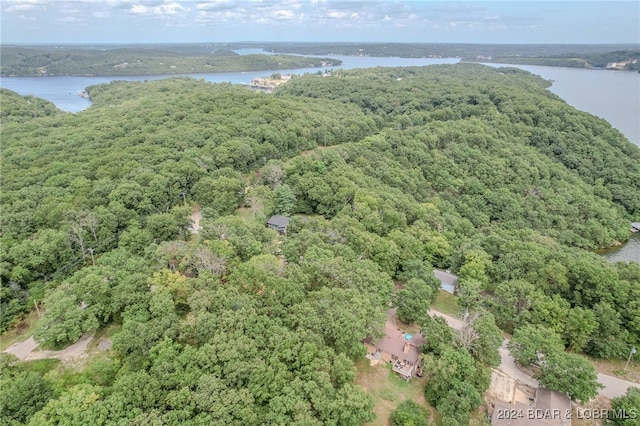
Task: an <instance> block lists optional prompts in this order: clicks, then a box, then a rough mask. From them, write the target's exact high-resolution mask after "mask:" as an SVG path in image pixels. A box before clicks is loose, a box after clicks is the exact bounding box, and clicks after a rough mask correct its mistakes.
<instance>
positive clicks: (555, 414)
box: [491, 388, 571, 426]
mask: <svg viewBox="0 0 640 426" xmlns="http://www.w3.org/2000/svg"><path fill="white" fill-rule="evenodd" d="M491 424H492V425H497V426H507V425H512V426H571V400H570V399H569V398H568V397H567V396H566V395H563V394H561V393H559V392H556V391H553V390H551V389H547V388H538V389H537V390H536V397H535V399H534V400H533V401H532V403H530V404H525V403H522V402H519V401H517V402H516V403H515V404H510V403H508V402H505V401H501V400H496V402H495V403H494V407H493V414H492V415H491Z"/></svg>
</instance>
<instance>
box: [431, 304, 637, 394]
mask: <svg viewBox="0 0 640 426" xmlns="http://www.w3.org/2000/svg"><path fill="white" fill-rule="evenodd" d="M429 315H431V316H439V317H442V318H444V319H445V320H446V321H447V324H449V327H451V328H453V329H456V330H460V329H461V328H462V327H464V324H465V323H464V321H462V320H459V319H458V318H454V317H452V316H450V315H447V314H443V313H442V312H438V311H434V310H433V309H431V310H430V311H429ZM507 343H509V340H507V339H505V340H504V341H503V342H502V345H501V346H500V348H498V352H500V358H502V361H501V363H500V367H498V368H499V369H500V370H501V371H502V372H504V373H505V374H507V375H508V376H510V377H512V378H514V379H516V380H517V381H519V382H520V383H523V384H526V385H529V386H532V387H536V388H537V387H538V382H537V381H536V380H535V379H534V378H533V377H531V376H529V375H528V374H526V373H525V372H523V371H522V370H520V369H519V368H518V367H516V363H515V360H514V359H513V357H512V356H511V354H510V353H509V350H508V349H507ZM598 382H600V383H602V384H603V385H604V388H603V389H601V390H600V395H603V396H606V397H607V398H617V397H619V396H621V395H624V394H625V392H626V391H627V389H628V388H630V387H637V388H640V384H638V383H634V382H630V381H628V380H623V379H619V378H617V377H613V376H608V375H606V374H602V373H598Z"/></svg>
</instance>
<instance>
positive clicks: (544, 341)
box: [508, 325, 564, 367]
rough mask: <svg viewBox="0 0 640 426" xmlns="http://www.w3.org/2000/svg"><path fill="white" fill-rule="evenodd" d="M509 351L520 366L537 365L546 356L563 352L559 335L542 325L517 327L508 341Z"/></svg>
mask: <svg viewBox="0 0 640 426" xmlns="http://www.w3.org/2000/svg"><path fill="white" fill-rule="evenodd" d="M508 347H509V352H511V355H512V356H513V358H514V359H515V360H516V361H517V362H518V363H519V364H520V365H522V366H525V367H528V366H531V365H538V364H539V362H540V360H542V359H544V358H545V357H547V356H550V355H553V354H557V353H562V352H564V345H563V343H562V339H561V338H560V336H559V335H558V334H557V333H555V332H554V331H553V330H550V329H548V328H546V327H544V326H536V325H525V326H524V327H520V328H517V329H516V330H515V332H514V333H513V338H512V339H511V341H510V342H509V345H508Z"/></svg>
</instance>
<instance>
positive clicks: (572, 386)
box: [535, 352, 604, 403]
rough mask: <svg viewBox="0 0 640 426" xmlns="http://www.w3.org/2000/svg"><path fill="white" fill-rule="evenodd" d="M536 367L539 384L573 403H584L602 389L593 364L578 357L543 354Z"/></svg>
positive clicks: (563, 353) (556, 353) (564, 354)
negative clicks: (564, 395) (562, 395)
mask: <svg viewBox="0 0 640 426" xmlns="http://www.w3.org/2000/svg"><path fill="white" fill-rule="evenodd" d="M538 365H539V366H540V372H539V373H537V374H536V375H535V378H536V379H538V381H539V382H540V384H541V385H542V386H545V387H547V388H549V389H553V390H557V391H559V392H562V393H564V394H566V395H568V396H569V398H571V399H572V400H574V401H580V402H582V403H586V402H587V401H589V400H590V399H592V398H594V397H595V396H596V395H598V390H599V389H601V388H603V387H604V386H603V385H601V384H600V383H598V375H597V373H596V370H595V368H594V367H593V364H591V363H590V362H589V361H587V360H586V359H584V358H583V357H581V356H580V355H575V354H567V353H565V352H553V353H549V354H545V357H544V359H543V360H541V361H540V362H539V363H538Z"/></svg>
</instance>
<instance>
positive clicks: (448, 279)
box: [433, 269, 458, 294]
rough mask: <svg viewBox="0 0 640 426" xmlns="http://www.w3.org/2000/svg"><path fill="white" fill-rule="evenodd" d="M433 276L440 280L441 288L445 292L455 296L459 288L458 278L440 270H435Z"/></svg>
mask: <svg viewBox="0 0 640 426" xmlns="http://www.w3.org/2000/svg"><path fill="white" fill-rule="evenodd" d="M433 275H435V276H436V278H437V279H438V280H440V288H441V289H443V290H444V291H448V292H449V293H451V294H455V292H456V290H457V288H458V277H457V276H456V275H453V274H452V273H451V272H449V271H448V270H447V271H441V270H439V269H434V270H433Z"/></svg>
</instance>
